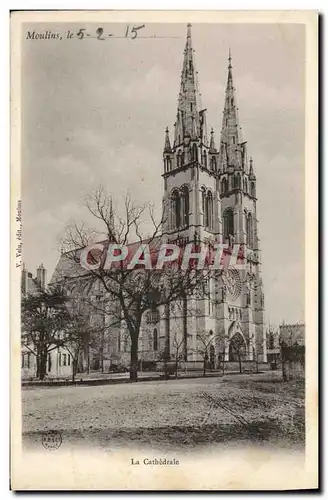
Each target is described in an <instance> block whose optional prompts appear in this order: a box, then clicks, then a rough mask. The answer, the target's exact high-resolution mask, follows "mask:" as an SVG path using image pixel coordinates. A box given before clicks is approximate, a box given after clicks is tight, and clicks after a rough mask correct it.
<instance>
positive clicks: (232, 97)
mask: <svg viewBox="0 0 328 500" xmlns="http://www.w3.org/2000/svg"><path fill="white" fill-rule="evenodd" d="M231 106H233V97H231Z"/></svg>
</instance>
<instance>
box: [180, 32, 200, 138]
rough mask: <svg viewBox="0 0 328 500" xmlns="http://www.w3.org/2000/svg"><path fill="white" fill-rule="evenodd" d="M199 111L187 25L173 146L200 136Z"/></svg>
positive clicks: (192, 55) (198, 98) (189, 34)
mask: <svg viewBox="0 0 328 500" xmlns="http://www.w3.org/2000/svg"><path fill="white" fill-rule="evenodd" d="M201 111H202V109H201V104H200V94H199V90H198V84H197V72H196V68H195V57H194V50H193V48H192V40H191V24H188V27H187V39H186V46H185V50H184V57H183V66H182V73H181V84H180V93H179V99H178V110H177V122H176V127H175V137H174V144H175V145H179V144H182V142H183V140H184V139H185V138H186V137H190V138H192V139H197V138H199V136H200V134H201V130H200V129H201V126H200V125H201V123H200V112H201ZM204 135H205V134H204Z"/></svg>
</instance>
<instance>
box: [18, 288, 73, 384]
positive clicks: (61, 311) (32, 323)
mask: <svg viewBox="0 0 328 500" xmlns="http://www.w3.org/2000/svg"><path fill="white" fill-rule="evenodd" d="M21 307H22V311H21V321H22V336H21V342H22V345H23V346H24V347H26V348H27V349H28V350H29V351H30V352H31V353H32V354H34V355H35V357H36V361H37V377H39V378H40V380H43V379H44V377H45V375H46V372H47V357H48V354H49V353H50V352H51V351H53V350H54V349H57V348H58V347H60V346H63V345H64V344H65V343H66V341H67V338H66V335H64V334H63V331H65V329H66V327H67V325H68V324H69V322H70V315H69V312H68V309H67V297H66V296H65V294H64V293H63V291H62V290H61V289H60V288H53V289H49V290H41V289H40V290H39V292H38V293H36V294H33V295H28V296H27V297H23V298H22V305H21Z"/></svg>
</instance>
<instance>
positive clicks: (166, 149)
mask: <svg viewBox="0 0 328 500" xmlns="http://www.w3.org/2000/svg"><path fill="white" fill-rule="evenodd" d="M171 151H172V148H171V143H170V136H169V128H168V127H166V129H165V144H164V153H171Z"/></svg>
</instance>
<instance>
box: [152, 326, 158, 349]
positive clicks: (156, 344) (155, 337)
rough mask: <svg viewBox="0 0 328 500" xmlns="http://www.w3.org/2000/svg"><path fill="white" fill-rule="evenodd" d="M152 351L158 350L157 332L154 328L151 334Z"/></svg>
mask: <svg viewBox="0 0 328 500" xmlns="http://www.w3.org/2000/svg"><path fill="white" fill-rule="evenodd" d="M153 350H154V351H157V350H158V332H157V328H154V332H153Z"/></svg>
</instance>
